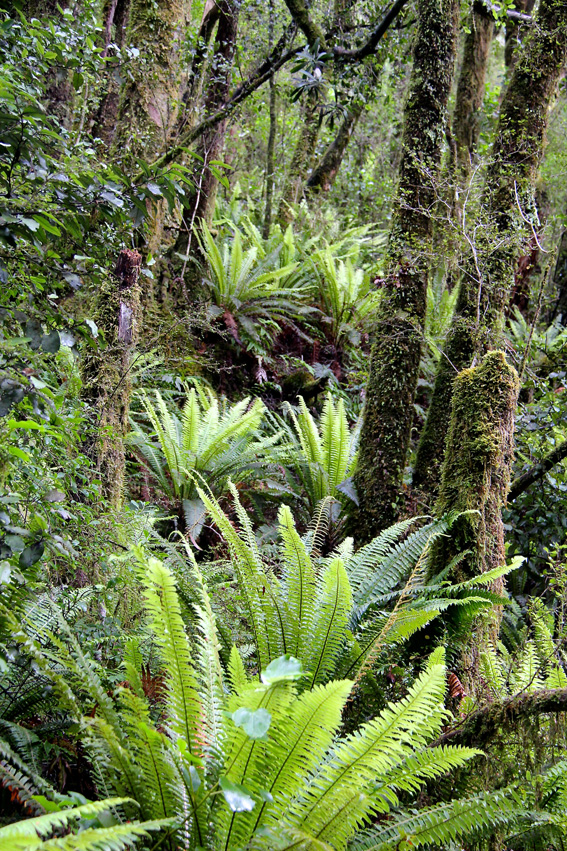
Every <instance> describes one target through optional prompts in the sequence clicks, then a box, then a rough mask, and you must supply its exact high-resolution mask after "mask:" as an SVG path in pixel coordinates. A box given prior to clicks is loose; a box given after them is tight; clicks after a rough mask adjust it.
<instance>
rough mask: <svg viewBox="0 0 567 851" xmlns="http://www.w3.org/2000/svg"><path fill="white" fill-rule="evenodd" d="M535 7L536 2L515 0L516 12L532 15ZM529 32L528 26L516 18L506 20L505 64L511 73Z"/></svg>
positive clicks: (532, 0) (533, 0)
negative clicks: (521, 45) (523, 38)
mask: <svg viewBox="0 0 567 851" xmlns="http://www.w3.org/2000/svg"><path fill="white" fill-rule="evenodd" d="M534 6H535V0H515V3H514V9H515V10H516V12H525V13H526V14H527V15H531V13H532V10H533V8H534ZM526 32H527V27H526V24H525V23H524V22H523V21H519V20H517V19H515V18H508V19H507V20H506V42H505V46H504V64H505V65H506V68H507V69H508V72H511V71H512V70H513V68H514V65H515V64H516V59H517V58H518V47H519V46H520V44H521V43H522V37H523V36H524V35H525V33H526Z"/></svg>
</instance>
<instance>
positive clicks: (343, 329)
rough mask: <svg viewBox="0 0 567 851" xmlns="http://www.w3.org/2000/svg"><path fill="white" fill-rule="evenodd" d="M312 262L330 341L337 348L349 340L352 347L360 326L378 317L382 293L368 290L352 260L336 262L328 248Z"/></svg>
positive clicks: (355, 341)
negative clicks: (327, 322)
mask: <svg viewBox="0 0 567 851" xmlns="http://www.w3.org/2000/svg"><path fill="white" fill-rule="evenodd" d="M313 262H314V264H315V271H316V273H317V279H318V285H319V299H320V302H321V308H322V311H323V313H324V314H326V315H327V317H328V319H329V323H330V326H329V336H330V339H331V341H332V342H333V344H334V345H335V346H337V347H340V346H342V345H344V344H345V342H346V340H348V342H350V343H351V344H353V343H357V342H359V340H360V335H359V334H358V331H357V326H360V325H361V323H363V322H364V320H365V319H368V318H370V317H372V316H373V315H375V313H376V310H377V307H378V302H379V299H380V294H379V293H378V292H377V291H375V290H369V288H368V282H367V281H365V276H364V270H363V269H360V268H357V267H355V265H354V263H353V261H352V259H351V258H350V257H347V258H346V260H342V259H337V258H336V256H335V253H334V251H333V249H332V247H331V246H329V245H326V246H325V248H324V249H321V250H319V251H317V252H316V253H315V255H314V257H313ZM345 338H346V339H345Z"/></svg>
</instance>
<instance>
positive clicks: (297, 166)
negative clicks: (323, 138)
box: [277, 98, 320, 230]
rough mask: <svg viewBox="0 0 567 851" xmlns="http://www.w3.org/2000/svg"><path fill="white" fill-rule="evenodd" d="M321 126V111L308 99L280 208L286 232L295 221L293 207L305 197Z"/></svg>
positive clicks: (283, 228) (303, 110) (281, 223)
mask: <svg viewBox="0 0 567 851" xmlns="http://www.w3.org/2000/svg"><path fill="white" fill-rule="evenodd" d="M319 125H320V117H319V110H318V109H317V108H316V106H315V105H314V104H313V103H312V102H311V99H310V98H307V99H306V100H305V101H304V103H303V108H302V110H301V129H300V131H299V136H298V139H297V142H296V145H295V149H294V151H293V156H292V158H291V163H290V165H289V169H288V172H287V177H286V181H285V185H284V189H283V192H282V197H281V200H280V205H279V207H278V216H277V220H278V222H279V224H280V226H281V228H282V230H285V228H286V227H287V226H288V225H289V223H290V222H291V221H292V220H293V206H292V205H294V204H297V203H299V201H300V200H301V199H302V197H303V187H304V184H305V180H306V178H307V175H308V172H309V169H310V168H311V165H312V163H313V157H314V155H315V148H316V146H317V138H318V136H319Z"/></svg>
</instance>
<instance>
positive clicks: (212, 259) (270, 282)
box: [202, 224, 312, 352]
mask: <svg viewBox="0 0 567 851" xmlns="http://www.w3.org/2000/svg"><path fill="white" fill-rule="evenodd" d="M202 246H203V251H204V254H205V257H206V260H207V263H208V266H209V270H210V278H209V279H208V280H207V284H208V285H209V288H210V291H211V296H212V299H213V303H214V309H213V310H212V315H213V316H220V315H222V314H223V313H224V312H226V313H228V314H230V315H231V316H232V318H233V321H234V322H235V323H237V324H238V327H239V332H240V333H241V334H242V336H243V338H244V343H245V345H246V346H247V347H249V348H251V349H252V350H258V351H262V352H263V351H264V348H263V346H262V343H264V345H265V344H266V343H267V342H268V341H269V339H271V337H273V336H274V334H275V333H277V332H278V331H279V330H280V324H281V322H282V321H287V322H289V321H290V320H292V319H293V318H298V317H299V316H301V315H307V314H309V313H310V312H312V309H311V308H308V307H306V306H302V305H304V302H305V301H306V299H307V298H308V296H309V294H310V292H311V287H309V286H308V285H306V284H303V283H299V282H298V281H297V279H294V278H293V277H292V276H293V273H294V272H295V271H296V269H297V264H295V263H288V264H286V265H284V266H280V265H278V264H277V262H276V261H277V256H278V254H279V253H280V250H281V246H278V247H276V248H275V249H274V250H273V251H271V252H270V253H269V254H267V255H266V256H264V257H263V258H262V259H261V260H258V259H257V257H258V249H257V247H256V246H253V247H251V248H249V249H247V250H246V251H245V250H244V249H243V247H242V235H241V233H240V231H239V230H238V229H235V230H234V235H233V237H232V240H231V241H225V242H224V243H223V245H222V248H221V249H219V248H218V246H217V244H216V242H215V239H214V237H213V235H212V234H211V232H210V231H209V229H208V228H207V226H206V224H203V231H202Z"/></svg>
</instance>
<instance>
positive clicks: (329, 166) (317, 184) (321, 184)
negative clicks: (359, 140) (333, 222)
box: [305, 101, 364, 192]
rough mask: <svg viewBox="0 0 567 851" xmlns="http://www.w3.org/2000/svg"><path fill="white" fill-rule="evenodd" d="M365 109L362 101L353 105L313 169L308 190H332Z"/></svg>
mask: <svg viewBox="0 0 567 851" xmlns="http://www.w3.org/2000/svg"><path fill="white" fill-rule="evenodd" d="M363 110H364V104H363V103H362V101H356V102H355V103H353V104H352V105H351V107H350V109H349V111H348V114H347V115H346V117H345V119H344V121H343V123H342V124H341V126H340V127H339V130H338V132H337V135H336V136H335V138H334V139H333V141H332V142H331V144H330V145H329V147H328V148H327V150H326V151H325V153H324V154H323V157H322V159H321V161H320V162H319V164H318V165H317V168H315V169H313V173H312V174H311V177H310V178H309V180H308V181H307V185H306V187H305V189H306V191H307V192H314V191H316V190H322V191H323V192H328V191H329V190H330V188H331V186H332V185H333V183H334V182H335V179H336V177H337V174H338V173H339V169H340V167H341V163H342V161H343V157H344V155H345V151H346V149H347V146H348V143H349V142H350V139H351V136H352V134H353V133H354V129H355V127H356V125H357V123H358V119H359V118H360V116H361V115H362V112H363Z"/></svg>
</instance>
